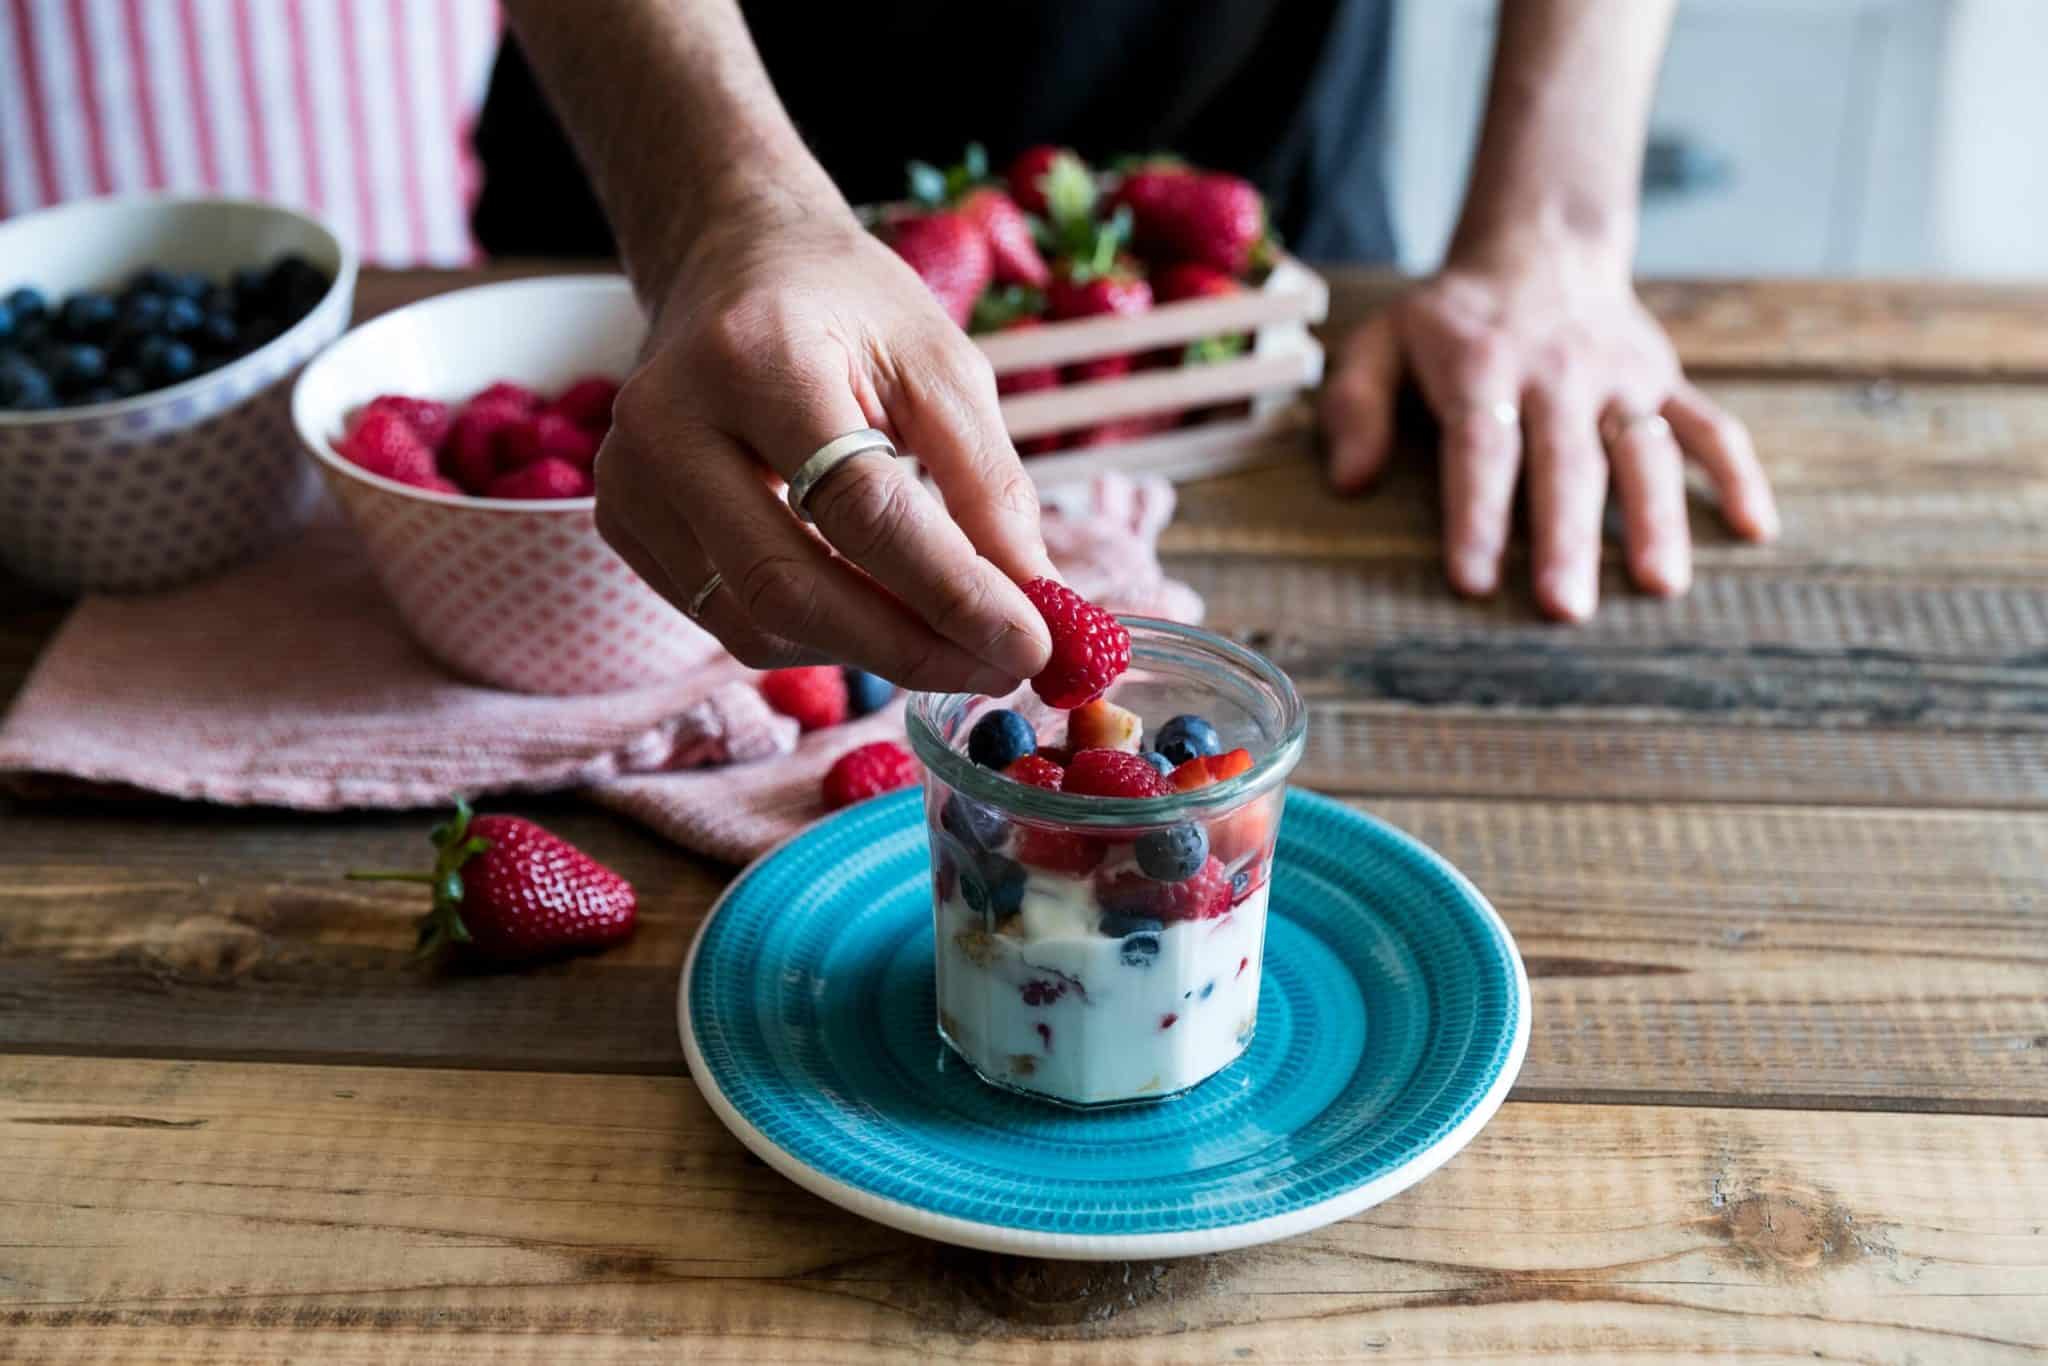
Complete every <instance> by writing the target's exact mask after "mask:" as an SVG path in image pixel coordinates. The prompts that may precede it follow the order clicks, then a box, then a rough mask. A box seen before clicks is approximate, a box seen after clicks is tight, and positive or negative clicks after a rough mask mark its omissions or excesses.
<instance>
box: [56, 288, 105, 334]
mask: <svg viewBox="0 0 2048 1366" xmlns="http://www.w3.org/2000/svg"><path fill="white" fill-rule="evenodd" d="M119 316H120V313H119V310H118V309H116V308H115V306H114V301H113V300H112V299H109V298H108V297H107V296H106V295H104V294H95V293H92V292H90V291H82V292H80V293H77V294H74V295H72V296H71V297H70V298H68V299H66V300H65V301H64V307H63V310H62V311H61V312H59V313H58V315H57V325H58V328H59V330H61V331H62V332H63V333H64V335H65V336H66V337H68V338H70V339H71V340H72V341H81V342H98V341H105V340H106V337H107V334H108V333H109V332H111V331H113V330H114V320H115V319H116V318H117V317H119Z"/></svg>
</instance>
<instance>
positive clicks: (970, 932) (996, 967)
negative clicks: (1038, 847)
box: [936, 870, 1267, 1104]
mask: <svg viewBox="0 0 2048 1366" xmlns="http://www.w3.org/2000/svg"><path fill="white" fill-rule="evenodd" d="M1266 899H1267V888H1266V887H1263V886H1262V887H1260V888H1259V889H1258V890H1257V891H1255V892H1253V893H1252V894H1251V895H1250V896H1248V897H1246V898H1245V900H1244V901H1243V902H1242V903H1241V904H1239V905H1237V906H1234V907H1232V908H1231V910H1230V912H1229V913H1228V914H1227V915H1222V916H1218V917H1216V918H1215V919H1213V920H1189V921H1177V922H1174V923H1172V924H1169V925H1167V926H1166V927H1165V928H1164V929H1162V930H1159V931H1156V932H1145V933H1142V934H1139V935H1133V936H1128V937H1126V938H1124V939H1112V938H1109V937H1107V936H1105V935H1102V934H1100V933H1098V932H1097V930H1096V926H1097V923H1098V922H1099V921H1100V919H1101V916H1102V911H1101V908H1100V907H1099V906H1098V905H1097V904H1096V901H1095V895H1094V890H1093V887H1092V885H1091V883H1090V881H1089V880H1088V879H1085V878H1072V877H1065V876H1061V875H1057V874H1049V873H1046V872H1043V871H1040V870H1033V871H1032V873H1031V875H1030V880H1029V881H1028V883H1027V884H1026V886H1025V890H1024V897H1023V901H1022V905H1021V909H1020V912H1019V914H1018V915H1017V916H1016V917H1014V918H1013V919H1011V920H1010V921H1008V922H1006V923H1005V924H1004V926H1003V927H1002V929H1001V931H1000V932H992V931H991V930H990V929H989V928H988V927H987V924H986V921H985V918H984V917H983V916H982V915H981V914H980V913H978V912H976V911H973V910H970V909H969V908H968V906H967V904H966V902H965V901H963V900H961V899H960V897H959V894H958V893H957V892H956V893H955V894H954V896H953V897H952V898H951V899H949V900H946V901H944V902H941V903H940V904H939V906H938V909H937V915H936V927H937V931H938V938H939V947H938V1002H939V1023H940V1026H941V1027H942V1028H943V1029H944V1030H945V1033H946V1037H947V1038H949V1039H950V1040H951V1041H952V1042H953V1045H954V1046H955V1047H956V1048H958V1049H959V1050H960V1052H961V1053H962V1054H963V1055H965V1056H966V1058H967V1059H968V1061H970V1062H972V1063H973V1064H974V1065H975V1066H976V1067H977V1068H979V1069H980V1070H981V1072H982V1073H983V1074H984V1075H985V1076H988V1077H990V1078H992V1079H994V1080H996V1081H999V1082H1002V1083H1004V1084H1006V1085H1010V1086H1015V1087H1017V1088H1019V1089H1022V1090H1028V1091H1033V1092H1037V1093H1039V1094H1041V1095H1046V1096H1051V1097H1053V1098H1055V1099H1058V1100H1064V1101H1069V1102H1073V1103H1075V1104H1091V1103H1097V1102H1102V1101H1112V1100H1142V1099H1144V1098H1146V1097H1150V1096H1164V1095H1171V1094H1172V1093H1174V1092H1176V1091H1180V1090H1183V1089H1185V1088H1187V1087H1189V1086H1192V1085H1194V1084H1195V1083H1196V1082H1198V1081H1201V1080H1202V1079H1204V1078H1205V1077H1209V1076H1211V1075H1213V1074H1214V1073H1216V1072H1217V1071H1219V1070H1221V1069H1222V1068H1223V1067H1224V1066H1226V1065H1227V1064H1229V1063H1230V1062H1231V1061H1232V1060H1233V1059H1235V1058H1236V1057H1237V1056H1238V1054H1240V1053H1242V1052H1243V1051H1244V1046H1245V1044H1246V1043H1247V1042H1248V1041H1249V1040H1250V1038H1251V1034H1252V1026H1253V1024H1254V1023H1255V1022H1256V1019H1257V1016H1258V1004H1259V968H1260V965H1261V954H1262V951H1263V948H1264V943H1265V932H1266ZM1155 943H1156V945H1157V951H1156V952H1153V951H1150V950H1151V949H1152V946H1153V944H1155Z"/></svg>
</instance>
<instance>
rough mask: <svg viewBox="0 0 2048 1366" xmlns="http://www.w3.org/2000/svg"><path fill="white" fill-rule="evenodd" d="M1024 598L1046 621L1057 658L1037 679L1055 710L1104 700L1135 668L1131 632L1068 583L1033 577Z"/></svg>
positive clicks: (1040, 692)
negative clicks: (1107, 691) (1104, 693)
mask: <svg viewBox="0 0 2048 1366" xmlns="http://www.w3.org/2000/svg"><path fill="white" fill-rule="evenodd" d="M1024 596H1025V597H1027V598H1029V599H1031V605H1032V606H1034V607H1036V608H1037V609H1038V612H1039V615H1040V616H1042V617H1044V618H1045V625H1046V630H1047V631H1048V632H1049V633H1050V634H1051V636H1052V658H1051V660H1050V661H1048V662H1047V664H1046V666H1045V668H1044V669H1043V670H1042V671H1040V673H1039V675H1038V676H1037V677H1036V678H1034V679H1032V680H1031V689H1032V691H1033V692H1036V693H1037V694H1038V696H1039V698H1040V699H1041V700H1043V701H1044V702H1045V704H1046V705H1047V706H1049V707H1060V708H1072V707H1078V706H1080V705H1081V704H1082V703H1083V702H1091V701H1093V700H1094V699H1096V698H1098V697H1100V696H1102V694H1103V692H1104V691H1105V690H1107V689H1108V687H1109V685H1110V684H1112V683H1114V682H1116V680H1117V678H1118V677H1119V676H1120V675H1121V674H1122V673H1123V671H1124V670H1125V669H1128V668H1129V667H1130V666H1131V633H1130V632H1129V631H1128V630H1126V629H1125V627H1124V625H1123V623H1122V622H1120V621H1118V620H1117V619H1116V618H1115V617H1113V616H1111V615H1110V614H1109V613H1107V612H1105V611H1103V610H1102V609H1101V608H1100V607H1097V606H1096V605H1095V604H1094V603H1092V602H1089V601H1088V600H1087V599H1086V598H1084V597H1082V596H1081V595H1080V594H1079V593H1076V592H1075V591H1074V590H1073V589H1071V588H1069V587H1067V586H1066V585H1065V584H1062V583H1056V582H1054V581H1053V580H1051V579H1032V580H1031V581H1030V582H1028V583H1026V584H1025V585H1024Z"/></svg>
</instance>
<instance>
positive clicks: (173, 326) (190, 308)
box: [164, 295, 206, 337]
mask: <svg viewBox="0 0 2048 1366" xmlns="http://www.w3.org/2000/svg"><path fill="white" fill-rule="evenodd" d="M205 321H206V315H205V314H204V313H202V312H200V311H199V305H198V304H196V303H194V302H192V300H190V299H183V298H179V297H177V296H175V295H173V296H172V297H171V298H170V299H169V300H167V301H166V302H165V304H164V331H165V332H166V333H167V334H168V335H170V336H173V337H183V336H188V335H190V334H191V333H194V332H197V331H198V330H199V326H200V324H201V323H203V322H205Z"/></svg>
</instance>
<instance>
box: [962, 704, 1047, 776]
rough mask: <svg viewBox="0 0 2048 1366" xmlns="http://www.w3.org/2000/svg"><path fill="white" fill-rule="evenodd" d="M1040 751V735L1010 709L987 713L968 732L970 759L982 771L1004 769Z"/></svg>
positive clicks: (999, 708) (1005, 708)
mask: <svg viewBox="0 0 2048 1366" xmlns="http://www.w3.org/2000/svg"><path fill="white" fill-rule="evenodd" d="M1037 752H1038V732H1037V731H1035V730H1033V729H1032V728H1031V723H1030V722H1029V721H1026V720H1025V719H1024V718H1023V717H1021V716H1019V715H1018V714H1017V713H1016V712H1013V711H1011V710H1009V709H1008V708H1007V707H998V708H997V709H996V710H994V711H992V712H989V713H987V714H986V715H984V716H983V717H982V718H981V719H980V720H979V721H976V722H975V723H974V729H973V730H971V731H969V732H967V757H968V758H970V759H972V760H974V762H975V763H977V764H980V765H981V766H982V767H983V768H993V769H997V770H1001V769H1005V768H1008V767H1009V766H1010V765H1011V764H1014V763H1016V762H1017V761H1018V760H1019V759H1021V758H1023V757H1024V756H1025V755H1027V754H1036V753H1037Z"/></svg>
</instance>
